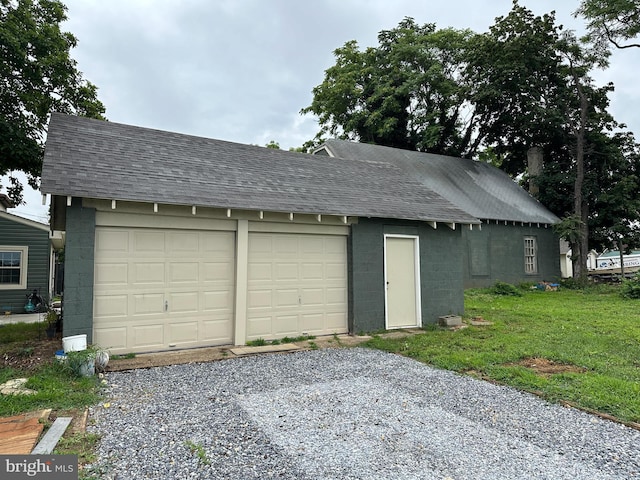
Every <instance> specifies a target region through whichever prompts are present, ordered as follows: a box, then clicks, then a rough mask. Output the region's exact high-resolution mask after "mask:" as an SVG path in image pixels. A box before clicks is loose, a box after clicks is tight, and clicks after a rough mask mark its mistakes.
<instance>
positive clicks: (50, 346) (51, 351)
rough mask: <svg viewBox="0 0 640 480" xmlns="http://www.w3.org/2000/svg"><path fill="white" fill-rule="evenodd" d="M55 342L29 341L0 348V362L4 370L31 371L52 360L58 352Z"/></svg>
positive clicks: (58, 346) (56, 342) (58, 348)
mask: <svg viewBox="0 0 640 480" xmlns="http://www.w3.org/2000/svg"><path fill="white" fill-rule="evenodd" d="M60 348H61V346H60V342H59V341H57V340H30V341H28V342H13V343H10V344H5V345H2V346H0V357H1V358H0V360H1V362H2V366H3V367H5V368H15V369H18V370H26V371H33V370H36V369H37V368H39V367H40V366H42V365H44V364H46V363H51V362H53V360H54V357H55V353H56V350H60Z"/></svg>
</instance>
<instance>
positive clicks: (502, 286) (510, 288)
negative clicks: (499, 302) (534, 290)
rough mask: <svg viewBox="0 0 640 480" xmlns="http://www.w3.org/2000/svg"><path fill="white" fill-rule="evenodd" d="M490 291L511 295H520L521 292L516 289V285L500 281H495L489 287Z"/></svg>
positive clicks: (495, 293)
mask: <svg viewBox="0 0 640 480" xmlns="http://www.w3.org/2000/svg"><path fill="white" fill-rule="evenodd" d="M491 293H493V294H494V295H506V296H513V297H521V296H522V292H521V291H520V290H519V289H518V287H516V286H514V285H511V284H510V283H505V282H501V281H497V282H496V283H494V284H493V287H491Z"/></svg>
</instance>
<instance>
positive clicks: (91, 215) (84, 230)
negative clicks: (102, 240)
mask: <svg viewBox="0 0 640 480" xmlns="http://www.w3.org/2000/svg"><path fill="white" fill-rule="evenodd" d="M66 223H67V224H66V241H65V268H64V322H63V335H64V336H65V337H68V336H71V335H80V334H83V333H84V334H86V335H87V342H88V343H91V342H92V340H93V338H92V337H93V265H94V251H95V248H94V247H95V229H96V212H95V209H93V208H83V207H82V203H81V199H78V198H74V199H73V202H72V205H71V206H70V207H67V222H66Z"/></svg>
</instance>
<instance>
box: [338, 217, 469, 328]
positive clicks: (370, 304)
mask: <svg viewBox="0 0 640 480" xmlns="http://www.w3.org/2000/svg"><path fill="white" fill-rule="evenodd" d="M384 234H405V235H417V236H418V238H419V242H420V273H421V297H422V324H423V325H427V324H430V323H436V322H437V321H438V317H440V316H442V315H450V314H456V315H461V314H462V313H464V295H463V284H462V270H463V268H462V252H461V250H460V249H461V248H462V241H461V240H462V234H461V231H460V229H459V227H458V229H457V230H450V229H449V228H448V227H446V226H443V225H441V224H439V225H438V228H437V229H436V230H434V229H433V228H431V227H430V226H428V225H426V224H425V223H421V222H401V221H393V220H377V219H360V221H359V223H357V224H355V225H352V227H351V234H350V236H349V330H350V331H351V332H354V333H359V332H372V331H377V330H383V329H384V328H385V305H384V301H385V300H384V293H385V292H384Z"/></svg>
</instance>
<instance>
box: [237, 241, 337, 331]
mask: <svg viewBox="0 0 640 480" xmlns="http://www.w3.org/2000/svg"><path fill="white" fill-rule="evenodd" d="M345 332H347V242H346V237H344V236H338V235H302V234H282V233H250V234H249V270H248V290H247V339H248V340H252V339H257V338H264V339H273V338H281V337H284V336H289V337H291V336H299V335H303V334H309V335H330V334H333V333H345Z"/></svg>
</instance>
